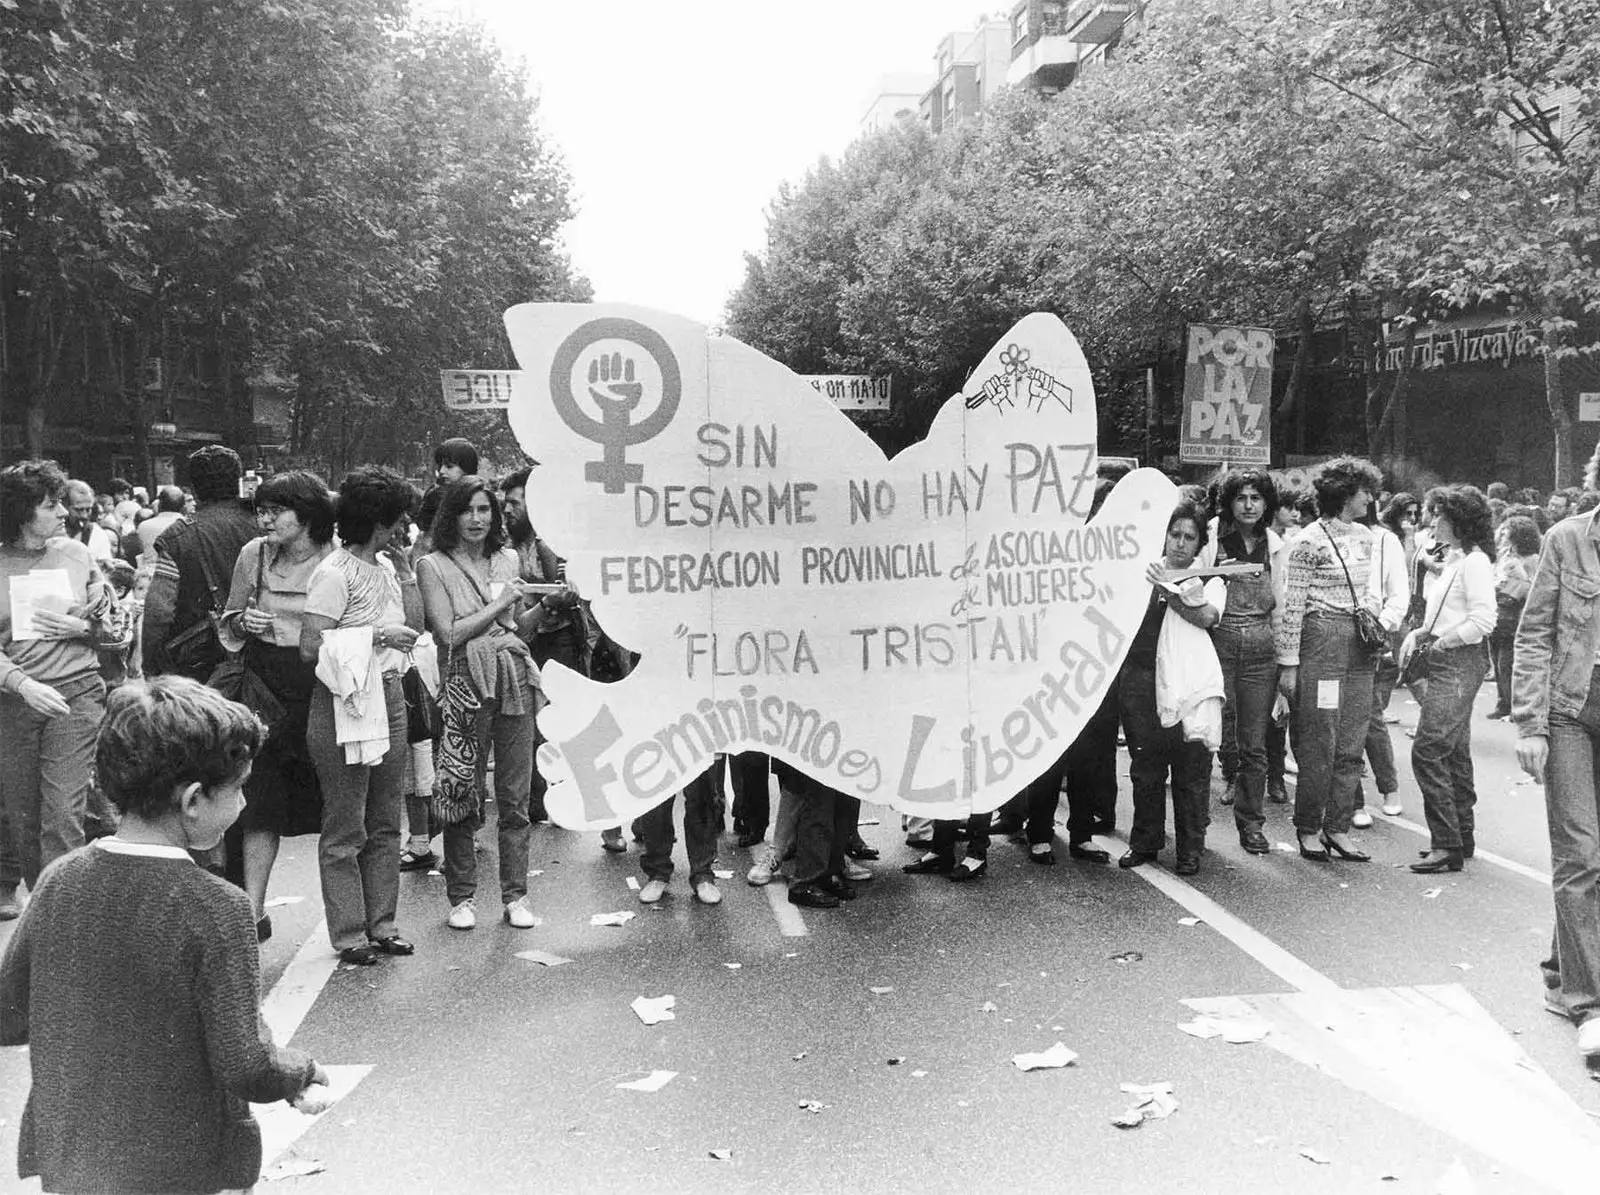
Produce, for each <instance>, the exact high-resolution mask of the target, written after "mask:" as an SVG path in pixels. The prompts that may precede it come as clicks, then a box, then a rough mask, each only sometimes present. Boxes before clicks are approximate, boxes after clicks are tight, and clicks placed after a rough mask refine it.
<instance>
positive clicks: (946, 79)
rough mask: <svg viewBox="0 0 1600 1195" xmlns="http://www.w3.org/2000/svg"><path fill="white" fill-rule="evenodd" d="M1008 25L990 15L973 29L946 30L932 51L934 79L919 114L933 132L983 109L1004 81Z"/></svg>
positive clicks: (1009, 38)
mask: <svg viewBox="0 0 1600 1195" xmlns="http://www.w3.org/2000/svg"><path fill="white" fill-rule="evenodd" d="M1010 62H1011V25H1010V23H1009V22H1008V21H1004V20H1001V19H1000V18H998V17H992V18H990V19H988V20H985V21H982V22H980V23H979V25H978V27H977V28H976V29H971V30H967V31H964V32H959V33H948V34H946V35H945V36H944V38H943V40H941V41H940V42H939V48H938V49H937V50H936V51H935V52H934V56H933V63H934V83H933V86H932V87H930V88H929V89H928V90H927V92H925V93H924V94H923V96H922V100H921V105H920V114H921V118H922V120H923V121H924V123H926V124H927V126H928V127H929V128H930V129H931V130H933V132H934V133H935V134H938V133H941V132H943V131H944V130H945V129H950V128H954V127H955V126H956V125H958V124H960V123H961V122H962V121H964V120H970V119H971V118H972V117H974V116H976V115H977V114H978V113H979V112H980V111H982V109H983V106H984V105H985V104H986V103H988V102H989V101H990V100H991V99H993V98H994V95H995V93H996V92H998V91H999V90H1000V88H1002V87H1004V86H1005V85H1006V68H1007V67H1008V66H1009V65H1010Z"/></svg>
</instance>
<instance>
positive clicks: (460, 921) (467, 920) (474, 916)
mask: <svg viewBox="0 0 1600 1195" xmlns="http://www.w3.org/2000/svg"><path fill="white" fill-rule="evenodd" d="M445 924H446V925H448V926H449V927H450V928H451V929H471V928H472V927H473V926H475V925H477V924H478V911H477V910H476V909H474V908H473V907H472V901H471V900H470V899H468V900H464V901H462V902H461V903H460V904H458V905H454V906H452V907H451V909H450V916H449V917H447V918H445Z"/></svg>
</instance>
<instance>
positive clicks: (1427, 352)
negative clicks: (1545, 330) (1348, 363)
mask: <svg viewBox="0 0 1600 1195" xmlns="http://www.w3.org/2000/svg"><path fill="white" fill-rule="evenodd" d="M1543 344H1544V338H1543V337H1542V336H1541V335H1540V333H1539V328H1538V325H1537V324H1516V323H1499V324H1489V325H1487V326H1485V327H1481V328H1432V329H1429V330H1427V331H1418V333H1417V338H1416V340H1414V341H1413V342H1412V344H1411V365H1412V367H1413V368H1414V369H1442V368H1444V367H1445V366H1448V365H1499V366H1501V367H1503V368H1507V369H1509V368H1510V367H1511V366H1512V365H1515V364H1516V363H1517V362H1519V361H1526V360H1528V359H1529V358H1530V357H1534V356H1537V355H1538V353H1539V352H1540V348H1541V346H1542V345H1543ZM1405 355H1406V347H1405V344H1404V343H1403V335H1402V333H1401V332H1400V331H1398V330H1387V334H1386V336H1385V338H1384V349H1383V361H1382V365H1383V368H1384V369H1385V370H1387V371H1389V372H1391V373H1392V372H1394V371H1395V370H1397V369H1399V368H1400V363H1401V362H1402V361H1403V360H1405Z"/></svg>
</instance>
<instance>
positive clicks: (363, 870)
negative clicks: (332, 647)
mask: <svg viewBox="0 0 1600 1195" xmlns="http://www.w3.org/2000/svg"><path fill="white" fill-rule="evenodd" d="M383 699H384V702H385V703H386V705H387V706H388V713H389V749H388V750H387V751H385V752H384V753H383V758H382V759H380V760H379V761H378V762H377V763H375V764H351V763H346V762H345V760H344V747H343V746H342V745H340V743H339V742H338V730H337V727H336V725H335V722H334V713H333V694H331V693H330V692H328V689H327V687H326V686H325V685H323V684H322V682H321V681H318V682H317V685H316V687H315V688H314V689H312V691H311V717H310V720H309V722H308V723H307V725H306V748H307V750H308V751H309V753H310V755H311V763H312V766H314V767H315V768H316V769H317V779H318V780H319V781H320V782H321V784H322V836H321V837H320V838H319V839H318V840H317V866H318V870H319V871H320V872H321V875H322V905H323V909H324V910H325V912H326V915H327V918H328V941H329V942H331V943H332V944H333V948H334V949H335V950H348V949H350V948H351V947H353V946H360V945H362V944H363V943H364V942H365V941H366V940H367V939H368V938H371V939H373V940H374V941H377V940H379V939H382V938H388V937H393V936H394V933H395V925H394V914H395V907H396V906H397V905H398V904H399V903H400V812H401V810H402V808H404V805H405V777H406V753H407V752H408V751H409V750H410V748H409V745H408V744H407V743H406V701H405V694H404V693H403V692H402V691H401V688H400V677H399V674H397V673H385V674H384V677H383Z"/></svg>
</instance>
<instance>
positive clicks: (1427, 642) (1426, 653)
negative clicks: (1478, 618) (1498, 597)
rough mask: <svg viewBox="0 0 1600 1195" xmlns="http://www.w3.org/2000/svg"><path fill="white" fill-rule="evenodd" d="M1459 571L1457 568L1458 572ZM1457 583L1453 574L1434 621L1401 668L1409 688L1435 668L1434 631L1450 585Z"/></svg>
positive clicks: (1434, 615)
mask: <svg viewBox="0 0 1600 1195" xmlns="http://www.w3.org/2000/svg"><path fill="white" fill-rule="evenodd" d="M1459 571H1460V570H1459V569H1457V572H1459ZM1455 583H1456V579H1455V575H1454V574H1452V575H1451V577H1450V581H1449V584H1447V585H1446V586H1445V588H1444V593H1443V594H1441V595H1440V597H1439V608H1438V609H1437V610H1435V611H1434V612H1433V621H1432V622H1430V623H1429V624H1428V629H1427V630H1425V631H1423V632H1422V633H1421V634H1420V635H1418V636H1417V644H1416V646H1415V647H1414V648H1412V650H1411V655H1410V656H1409V657H1407V659H1406V666H1405V667H1404V668H1402V669H1401V670H1400V683H1401V684H1402V685H1405V686H1406V687H1407V688H1410V687H1411V686H1412V685H1415V684H1416V683H1417V682H1418V681H1424V680H1427V679H1428V673H1429V672H1431V671H1432V669H1433V645H1434V644H1435V643H1437V642H1438V641H1439V636H1437V635H1435V634H1434V633H1433V628H1434V627H1436V626H1437V625H1438V624H1439V615H1440V614H1442V613H1443V612H1444V599H1445V598H1446V597H1448V596H1449V594H1450V586H1451V585H1454V584H1455Z"/></svg>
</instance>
